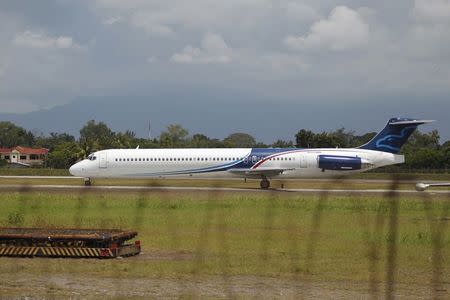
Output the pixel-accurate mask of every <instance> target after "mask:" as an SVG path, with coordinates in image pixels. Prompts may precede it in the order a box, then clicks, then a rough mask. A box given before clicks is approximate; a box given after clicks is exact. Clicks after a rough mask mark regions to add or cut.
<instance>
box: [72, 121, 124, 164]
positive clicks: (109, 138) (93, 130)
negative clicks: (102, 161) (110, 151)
mask: <svg viewBox="0 0 450 300" xmlns="http://www.w3.org/2000/svg"><path fill="white" fill-rule="evenodd" d="M114 142H115V133H114V132H113V131H112V130H111V129H109V127H108V126H107V125H106V124H105V123H103V122H99V123H95V121H94V120H91V121H89V122H87V123H86V125H84V127H83V128H81V130H80V147H81V149H82V150H83V155H84V156H87V155H89V153H92V152H94V151H98V150H102V149H107V148H113V147H114Z"/></svg>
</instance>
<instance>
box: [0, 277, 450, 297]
mask: <svg viewBox="0 0 450 300" xmlns="http://www.w3.org/2000/svg"><path fill="white" fill-rule="evenodd" d="M0 292H1V298H2V299H3V298H21V299H59V298H61V297H64V298H71V299H86V298H88V299H97V298H103V299H104V298H107V299H122V298H142V299H148V298H165V299H167V298H180V297H181V298H199V297H201V298H222V299H223V298H258V299H274V298H283V299H298V298H306V299H309V298H315V299H369V298H371V299H373V298H384V297H385V287H384V286H382V285H380V286H378V291H374V292H373V293H371V292H370V291H369V289H368V286H367V283H361V282H302V281H300V280H295V279H286V278H284V279H280V278H271V277H257V276H229V277H223V276H201V277H196V276H194V275H193V276H192V278H101V277H86V276H80V275H76V276H73V275H70V274H42V275H40V276H33V277H32V276H30V275H27V274H20V275H19V274H15V275H11V274H5V275H3V276H2V280H1V282H0ZM394 295H395V297H396V298H399V299H423V298H432V297H433V296H437V297H439V298H448V297H449V296H450V283H447V284H446V285H445V286H444V288H442V287H441V289H440V290H438V291H430V289H429V287H428V286H409V285H396V286H395V292H394ZM373 296H375V297H373Z"/></svg>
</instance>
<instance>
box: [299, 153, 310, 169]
mask: <svg viewBox="0 0 450 300" xmlns="http://www.w3.org/2000/svg"><path fill="white" fill-rule="evenodd" d="M307 167H308V164H307V157H306V155H302V156H300V168H307Z"/></svg>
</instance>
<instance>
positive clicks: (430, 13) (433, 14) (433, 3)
mask: <svg viewBox="0 0 450 300" xmlns="http://www.w3.org/2000/svg"><path fill="white" fill-rule="evenodd" d="M413 15H414V16H415V17H416V18H418V19H422V20H428V21H432V22H436V21H445V22H450V1H448V0H415V1H414V8H413Z"/></svg>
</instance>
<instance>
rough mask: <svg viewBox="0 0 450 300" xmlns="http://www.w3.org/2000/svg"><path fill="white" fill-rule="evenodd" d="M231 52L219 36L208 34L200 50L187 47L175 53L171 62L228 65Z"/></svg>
mask: <svg viewBox="0 0 450 300" xmlns="http://www.w3.org/2000/svg"><path fill="white" fill-rule="evenodd" d="M232 52H233V51H232V49H231V48H229V47H228V46H227V44H226V43H225V41H224V40H223V38H222V37H221V36H220V35H218V34H212V33H208V34H206V35H205V36H204V37H203V40H202V44H201V47H200V48H195V47H193V46H191V45H188V46H186V47H185V48H184V49H183V51H181V52H180V53H175V54H174V55H173V56H172V57H171V61H172V62H176V63H201V64H212V63H229V62H231V55H232Z"/></svg>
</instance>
